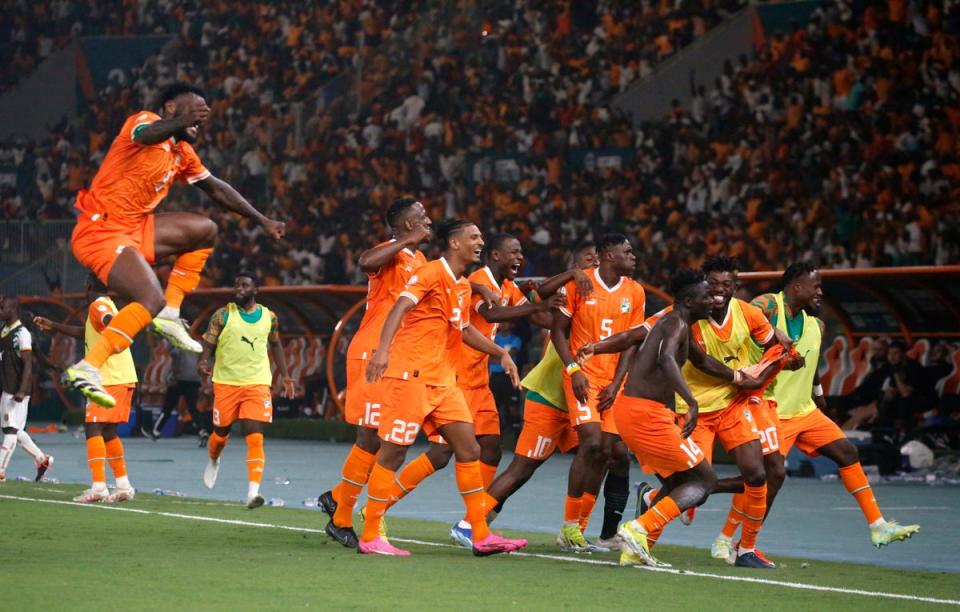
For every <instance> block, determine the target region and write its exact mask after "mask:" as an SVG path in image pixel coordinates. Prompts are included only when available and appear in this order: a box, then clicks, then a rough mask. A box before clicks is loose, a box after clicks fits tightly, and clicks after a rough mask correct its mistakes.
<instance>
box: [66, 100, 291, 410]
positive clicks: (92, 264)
mask: <svg viewBox="0 0 960 612" xmlns="http://www.w3.org/2000/svg"><path fill="white" fill-rule="evenodd" d="M209 115H210V108H209V107H208V106H207V103H206V101H205V100H204V98H203V93H202V92H201V91H200V90H199V89H197V88H196V87H194V86H192V85H189V84H186V83H175V84H173V85H171V86H170V87H168V88H167V89H166V90H164V92H163V93H162V94H161V97H160V114H159V115H158V114H156V113H153V112H150V111H147V110H143V111H140V112H138V113H136V114H134V115H131V116H130V117H129V118H127V120H126V122H124V124H123V127H122V128H121V129H120V133H119V134H118V135H117V137H116V138H115V139H114V141H113V143H112V144H111V145H110V150H109V151H108V152H107V156H106V158H105V159H104V160H103V164H102V165H101V166H100V170H99V171H98V172H97V175H96V176H95V177H94V179H93V183H92V184H91V186H90V188H89V189H83V190H81V191H80V192H79V193H78V194H77V201H76V204H75V206H76V208H77V210H78V211H79V217H78V219H77V225H76V227H75V228H74V230H73V236H72V238H71V247H72V250H73V254H74V255H75V256H76V258H77V260H78V261H79V262H80V263H81V264H83V265H84V266H85V267H87V268H88V269H89V270H90V271H92V272H93V273H94V274H96V276H97V278H99V279H100V281H101V282H103V283H104V284H105V285H106V286H107V287H108V288H109V289H110V290H111V291H113V292H115V293H117V294H119V295H120V296H121V297H122V298H123V299H124V301H126V302H127V305H126V306H124V307H123V308H121V309H120V311H119V312H118V313H117V315H116V316H115V317H113V319H112V320H111V321H110V324H109V325H108V326H107V327H106V328H105V329H104V330H103V333H102V334H101V335H100V339H99V340H98V341H97V343H96V344H95V345H94V346H92V347H89V350H88V351H87V353H86V355H85V356H84V358H83V359H82V360H81V361H79V362H77V363H75V364H73V365H72V366H70V367H68V368H67V369H66V370H65V371H64V375H63V379H64V382H65V383H66V384H67V385H69V386H72V387H74V388H76V389H77V390H79V391H80V392H81V393H83V395H84V396H85V397H87V399H89V400H91V401H93V402H95V403H97V404H100V405H102V406H106V407H112V406H113V405H114V404H115V403H116V400H115V399H114V397H113V396H111V395H110V393H108V392H107V391H106V390H105V389H104V388H103V384H102V382H101V380H100V374H99V372H98V369H99V368H100V366H101V365H102V364H103V363H104V362H105V361H106V360H107V358H109V357H110V356H111V355H113V354H116V353H119V352H122V351H123V350H125V349H126V348H127V347H129V346H130V344H131V343H132V342H133V338H134V336H136V335H137V334H138V333H139V332H140V330H142V329H143V328H144V327H146V326H147V325H148V324H150V323H151V322H152V323H153V326H154V329H155V330H156V331H157V332H159V333H160V334H161V335H163V336H164V337H166V338H167V339H168V340H170V342H171V343H172V344H173V345H174V346H176V347H177V348H180V349H183V350H188V351H192V352H195V353H199V352H200V351H201V350H202V347H201V345H200V343H199V342H197V341H196V340H194V339H193V338H191V337H190V334H189V332H188V331H187V329H186V327H185V326H184V325H183V323H182V322H181V320H180V305H181V304H182V303H183V300H184V298H185V297H186V296H187V295H188V294H189V293H190V292H191V291H193V290H194V289H195V288H196V286H197V284H198V283H199V281H200V271H201V270H202V269H203V265H204V263H205V262H206V260H207V257H208V256H209V255H210V253H211V251H212V250H213V244H214V241H215V239H216V236H217V225H216V224H215V223H214V222H213V221H211V220H210V219H209V218H208V217H206V216H204V215H199V214H196V213H186V212H176V213H163V214H154V210H155V209H156V208H157V206H158V205H159V204H160V202H161V201H162V200H163V198H164V197H166V195H167V193H168V192H169V190H170V184H171V183H172V182H173V180H174V179H176V180H181V181H183V182H186V183H188V184H191V185H196V186H197V187H199V188H200V189H202V190H203V191H204V192H206V193H207V195H209V196H210V198H211V199H212V200H213V201H214V202H216V203H217V204H219V205H220V206H222V207H223V208H225V209H227V210H231V211H233V212H236V213H239V214H241V215H243V216H244V217H248V218H250V219H253V220H254V221H256V222H258V223H259V224H260V225H261V226H262V227H263V230H264V231H265V232H266V233H267V234H268V235H269V236H271V237H273V238H281V237H282V236H283V234H284V231H285V229H286V228H285V225H284V223H283V222H281V221H275V220H272V219H269V218H267V217H265V216H264V215H262V214H261V213H260V212H259V211H258V210H257V209H256V208H254V207H253V206H252V205H251V204H250V203H249V202H248V201H247V200H245V199H244V198H243V196H241V195H240V194H239V193H237V192H236V190H235V189H234V188H233V187H231V186H230V185H229V184H227V183H226V182H224V181H222V180H220V179H218V178H216V177H215V176H213V175H212V174H211V173H210V171H209V170H208V169H207V168H205V167H204V165H203V163H202V162H201V161H200V158H199V157H198V156H197V154H196V152H195V151H194V149H193V146H192V145H193V143H195V142H196V141H197V137H198V134H199V129H200V126H201V125H203V123H205V122H206V121H207V119H208V117H209ZM170 255H176V260H175V262H174V266H173V270H172V271H171V273H170V279H169V281H168V282H167V288H166V291H164V290H162V289H161V288H160V281H159V279H158V278H157V275H156V274H155V273H154V272H153V270H152V269H151V267H150V266H151V264H153V263H155V262H156V261H157V260H158V259H162V258H164V257H168V256H170Z"/></svg>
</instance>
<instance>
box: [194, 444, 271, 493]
mask: <svg viewBox="0 0 960 612" xmlns="http://www.w3.org/2000/svg"><path fill="white" fill-rule="evenodd" d="M208 444H209V442H208ZM265 463H266V455H265V454H264V453H263V434H262V433H252V434H250V435H249V436H247V480H248V481H249V482H256V483H259V482H260V481H261V480H263V466H264V464H265Z"/></svg>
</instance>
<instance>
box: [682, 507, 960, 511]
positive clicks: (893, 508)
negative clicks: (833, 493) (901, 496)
mask: <svg viewBox="0 0 960 612" xmlns="http://www.w3.org/2000/svg"><path fill="white" fill-rule="evenodd" d="M883 509H884V511H886V510H893V511H894V512H897V511H899V510H952V509H953V508H951V507H950V506H884V507H883ZM830 510H856V511H858V512H860V511H861V510H860V506H856V507H854V506H835V507H833V508H830ZM699 511H700V510H699V509H698V510H697V512H699Z"/></svg>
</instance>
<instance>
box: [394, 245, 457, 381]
mask: <svg viewBox="0 0 960 612" xmlns="http://www.w3.org/2000/svg"><path fill="white" fill-rule="evenodd" d="M404 298H405V299H409V300H413V302H414V303H415V304H416V306H414V307H413V309H412V310H410V312H408V313H407V315H406V317H404V320H403V327H402V328H401V329H400V331H398V332H397V335H396V336H395V337H394V339H393V345H392V346H391V348H390V360H389V363H388V365H387V371H386V372H384V374H383V375H384V376H385V377H387V378H402V379H404V380H410V379H416V380H419V381H420V382H422V383H424V384H427V385H433V386H438V387H440V386H450V385H454V384H456V369H455V365H454V364H455V363H456V360H455V351H454V350H453V349H456V348H457V347H458V344H459V336H460V333H461V330H463V329H464V328H465V327H467V326H468V325H469V324H470V283H469V281H467V279H465V278H464V277H462V276H461V277H460V278H457V277H456V276H454V275H453V270H451V269H450V266H449V265H448V264H447V260H446V259H444V258H442V257H441V258H440V259H436V260H434V261H431V262H429V263H426V264H424V265H423V266H421V267H420V269H419V270H417V271H416V273H415V274H414V275H413V276H411V277H410V280H409V281H407V286H406V287H404V289H403V291H401V292H400V296H399V298H398V299H404Z"/></svg>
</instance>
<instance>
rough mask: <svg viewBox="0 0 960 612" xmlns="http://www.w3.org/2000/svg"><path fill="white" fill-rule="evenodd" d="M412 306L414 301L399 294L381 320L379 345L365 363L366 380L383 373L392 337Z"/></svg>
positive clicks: (378, 378)
mask: <svg viewBox="0 0 960 612" xmlns="http://www.w3.org/2000/svg"><path fill="white" fill-rule="evenodd" d="M414 306H416V302H414V301H413V300H412V299H410V298H408V297H406V296H403V295H401V296H400V297H398V298H397V301H396V303H395V304H394V305H393V308H391V309H390V312H389V314H387V319H386V321H384V322H383V329H381V330H380V345H379V346H378V347H377V350H376V351H374V353H373V357H371V358H370V363H369V364H367V382H371V383H372V382H377V381H378V380H380V379H381V378H382V377H383V373H384V372H385V371H386V370H387V364H388V362H389V357H390V345H391V344H393V338H394V336H396V335H397V331H399V330H400V324H401V323H402V322H403V317H405V316H406V315H407V313H408V312H410V311H411V310H413V307H414Z"/></svg>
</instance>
